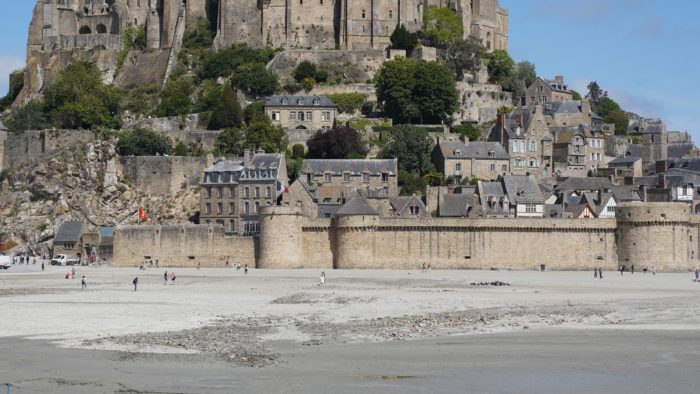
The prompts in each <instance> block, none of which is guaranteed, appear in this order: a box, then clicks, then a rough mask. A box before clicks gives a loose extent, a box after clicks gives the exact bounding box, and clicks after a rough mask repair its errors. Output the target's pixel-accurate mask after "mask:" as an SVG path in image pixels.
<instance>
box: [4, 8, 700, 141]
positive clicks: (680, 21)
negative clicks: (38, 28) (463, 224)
mask: <svg viewBox="0 0 700 394" xmlns="http://www.w3.org/2000/svg"><path fill="white" fill-rule="evenodd" d="M4 3H7V4H3V6H2V9H3V15H2V23H0V37H3V39H2V40H0V95H4V94H5V93H6V92H7V76H8V74H9V73H10V71H12V70H14V69H17V68H21V67H22V66H23V65H24V60H25V41H26V36H27V28H28V26H29V21H30V19H31V14H32V8H33V6H34V4H35V3H36V2H35V1H34V0H13V1H7V0H5V1H4ZM501 4H502V5H503V6H504V7H506V8H508V9H509V10H510V53H511V56H513V58H514V59H515V60H529V61H532V62H533V63H535V65H536V67H537V71H538V74H539V75H541V76H544V77H553V76H555V75H564V76H565V77H566V80H567V82H568V83H569V84H570V85H571V86H573V87H574V88H575V89H577V90H579V91H580V92H582V93H584V92H585V90H586V89H585V87H586V85H587V84H588V82H589V81H591V80H596V81H598V83H599V84H600V85H601V86H602V87H603V88H604V89H606V90H608V92H609V93H610V96H611V97H612V98H613V99H615V100H616V101H618V102H619V103H620V104H621V105H622V106H623V108H625V109H626V110H628V111H633V112H637V113H639V114H641V115H644V116H648V117H661V118H662V119H664V120H665V121H666V123H668V125H669V127H670V128H671V129H674V130H688V131H691V132H693V133H694V137H695V140H696V141H700V127H698V125H699V124H700V109H699V108H698V107H700V72H698V71H696V69H697V64H699V63H700V44H699V43H698V41H700V25H698V24H697V17H698V15H700V2H698V1H693V0H667V1H665V2H662V3H659V2H658V1H653V0H501Z"/></svg>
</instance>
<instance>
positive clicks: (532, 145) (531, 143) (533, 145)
mask: <svg viewBox="0 0 700 394" xmlns="http://www.w3.org/2000/svg"><path fill="white" fill-rule="evenodd" d="M527 150H529V151H530V152H537V142H535V141H528V143H527Z"/></svg>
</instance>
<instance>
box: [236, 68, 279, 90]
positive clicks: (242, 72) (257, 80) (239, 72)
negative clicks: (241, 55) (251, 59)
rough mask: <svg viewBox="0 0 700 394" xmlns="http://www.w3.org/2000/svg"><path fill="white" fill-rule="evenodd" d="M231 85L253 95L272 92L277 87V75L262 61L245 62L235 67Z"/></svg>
mask: <svg viewBox="0 0 700 394" xmlns="http://www.w3.org/2000/svg"><path fill="white" fill-rule="evenodd" d="M232 81H233V85H234V86H235V87H236V88H238V89H241V90H243V91H245V92H247V93H249V94H252V95H254V96H267V95H270V94H273V93H274V92H275V91H276V90H277V88H278V82H277V76H276V75H275V74H273V73H272V72H271V71H268V70H267V69H266V68H265V64H264V63H247V64H243V65H240V66H238V67H237V68H236V72H235V73H234V74H233V79H232Z"/></svg>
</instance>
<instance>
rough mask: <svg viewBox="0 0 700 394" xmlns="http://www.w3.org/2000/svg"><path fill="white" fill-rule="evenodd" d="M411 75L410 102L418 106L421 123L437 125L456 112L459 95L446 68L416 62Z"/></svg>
mask: <svg viewBox="0 0 700 394" xmlns="http://www.w3.org/2000/svg"><path fill="white" fill-rule="evenodd" d="M413 75H414V78H415V84H414V86H413V91H412V96H413V100H412V101H413V102H415V103H416V104H417V105H418V109H419V111H420V113H421V120H422V122H428V123H439V122H441V121H444V120H447V118H448V117H449V116H451V115H452V114H453V113H454V112H455V111H457V109H458V108H459V106H458V97H459V94H458V93H457V88H456V86H455V80H454V77H453V76H452V73H451V72H450V70H449V69H448V68H447V67H445V66H444V65H442V64H439V63H436V62H418V63H417V64H416V71H415V73H414V74H413Z"/></svg>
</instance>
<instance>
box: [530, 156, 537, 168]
mask: <svg viewBox="0 0 700 394" xmlns="http://www.w3.org/2000/svg"><path fill="white" fill-rule="evenodd" d="M538 164H539V163H538V162H537V159H535V158H530V161H529V163H528V165H529V166H530V167H537V166H538Z"/></svg>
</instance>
